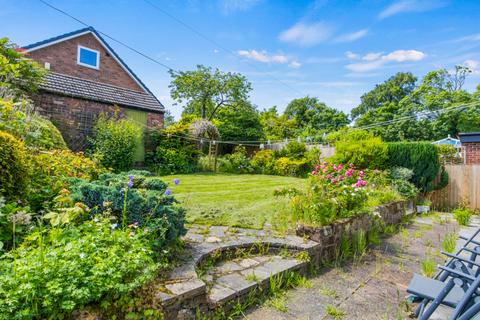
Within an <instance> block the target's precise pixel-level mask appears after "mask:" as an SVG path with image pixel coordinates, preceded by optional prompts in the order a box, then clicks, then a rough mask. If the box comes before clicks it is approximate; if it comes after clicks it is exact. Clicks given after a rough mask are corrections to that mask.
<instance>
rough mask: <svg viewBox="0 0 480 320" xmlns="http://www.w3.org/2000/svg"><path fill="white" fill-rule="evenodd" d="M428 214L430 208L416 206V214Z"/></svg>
mask: <svg viewBox="0 0 480 320" xmlns="http://www.w3.org/2000/svg"><path fill="white" fill-rule="evenodd" d="M427 212H430V206H417V213H427Z"/></svg>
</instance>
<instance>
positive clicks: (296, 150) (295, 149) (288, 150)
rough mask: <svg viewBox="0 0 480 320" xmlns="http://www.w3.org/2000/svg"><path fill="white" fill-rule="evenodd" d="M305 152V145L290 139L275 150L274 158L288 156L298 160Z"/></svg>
mask: <svg viewBox="0 0 480 320" xmlns="http://www.w3.org/2000/svg"><path fill="white" fill-rule="evenodd" d="M306 152H307V147H306V146H305V144H304V143H301V142H297V141H294V140H293V141H290V142H289V143H287V145H286V146H285V147H284V148H283V149H281V150H278V151H275V152H274V153H275V158H281V157H288V158H292V159H294V160H299V159H302V158H303V157H304V154H305V153H306Z"/></svg>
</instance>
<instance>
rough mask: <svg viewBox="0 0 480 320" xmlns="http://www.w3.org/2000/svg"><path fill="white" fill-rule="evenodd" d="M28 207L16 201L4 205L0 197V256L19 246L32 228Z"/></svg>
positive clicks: (3, 200)
mask: <svg viewBox="0 0 480 320" xmlns="http://www.w3.org/2000/svg"><path fill="white" fill-rule="evenodd" d="M33 216H34V214H33V213H31V210H30V208H29V207H28V206H26V207H24V206H21V205H19V204H18V203H17V202H16V201H15V202H10V203H5V199H4V198H2V197H0V256H1V252H2V250H3V251H9V250H11V249H12V248H14V247H15V246H17V245H19V244H20V243H21V242H22V241H23V238H24V237H25V236H26V235H28V232H29V231H30V230H31V228H32V227H33V224H34V221H33V219H32V217H33Z"/></svg>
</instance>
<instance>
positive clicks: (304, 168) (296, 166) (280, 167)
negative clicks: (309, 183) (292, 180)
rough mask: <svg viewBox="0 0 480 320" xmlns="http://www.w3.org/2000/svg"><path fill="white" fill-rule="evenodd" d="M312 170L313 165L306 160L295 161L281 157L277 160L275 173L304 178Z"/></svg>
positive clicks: (274, 168)
mask: <svg viewBox="0 0 480 320" xmlns="http://www.w3.org/2000/svg"><path fill="white" fill-rule="evenodd" d="M310 170H311V164H310V163H308V162H307V160H306V159H300V160H294V159H291V158H288V157H281V158H279V159H277V160H275V164H274V167H273V172H274V173H275V174H277V175H280V176H293V177H302V176H306V175H307V173H308V172H309V171H310Z"/></svg>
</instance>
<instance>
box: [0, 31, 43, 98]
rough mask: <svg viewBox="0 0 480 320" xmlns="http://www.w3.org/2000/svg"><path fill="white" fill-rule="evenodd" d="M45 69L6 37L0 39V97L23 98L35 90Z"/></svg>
mask: <svg viewBox="0 0 480 320" xmlns="http://www.w3.org/2000/svg"><path fill="white" fill-rule="evenodd" d="M45 74H46V70H45V69H43V68H41V67H40V66H39V65H38V63H36V62H35V61H33V60H31V59H27V58H26V57H25V53H24V52H23V51H22V50H21V49H19V48H18V46H17V45H16V44H14V43H12V42H10V41H9V39H8V38H1V39H0V97H2V98H5V99H14V100H17V99H19V98H24V97H25V96H26V95H28V94H30V93H32V92H35V91H36V90H37V88H38V86H39V85H40V84H41V82H42V79H43V77H44V76H45Z"/></svg>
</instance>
